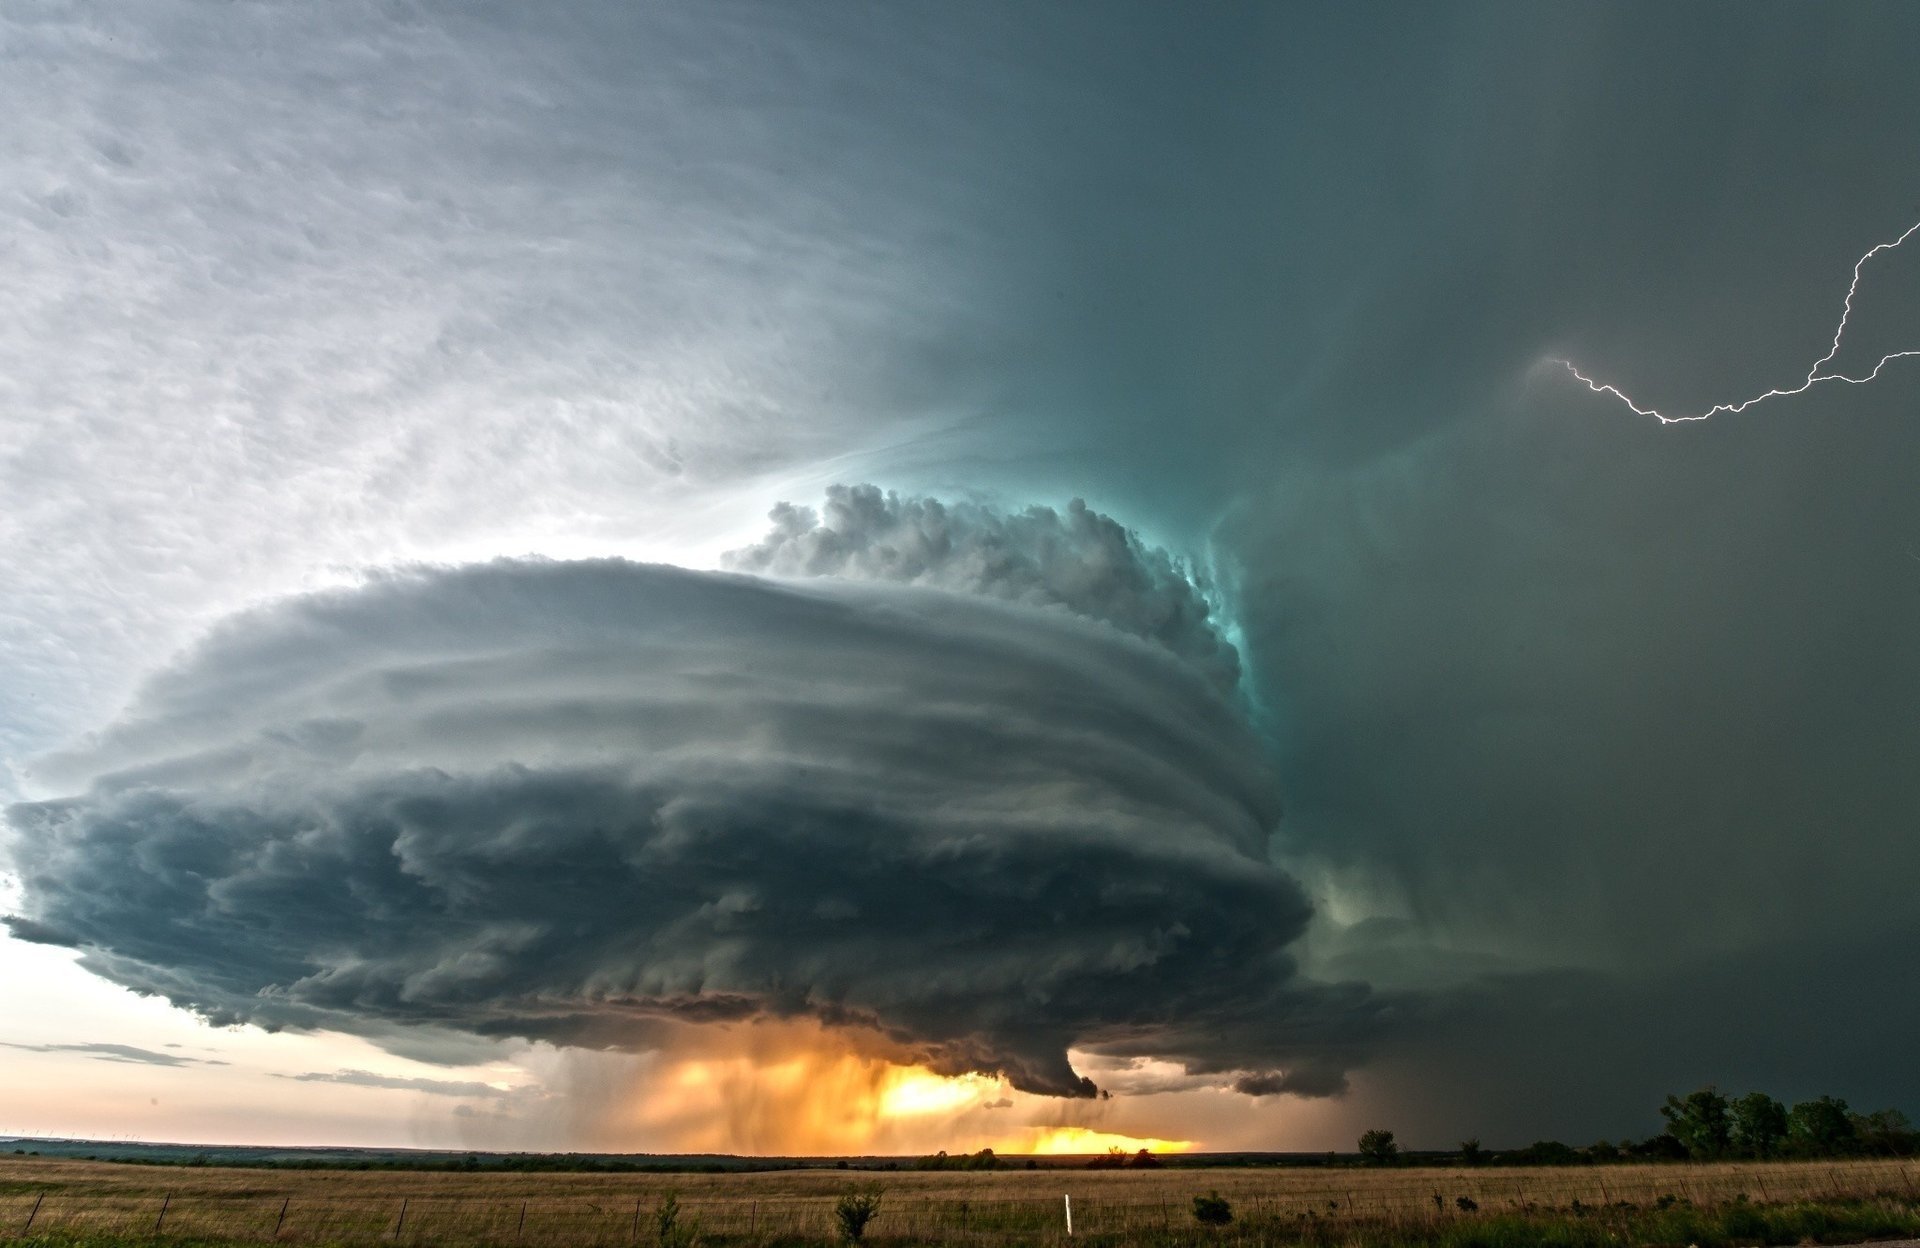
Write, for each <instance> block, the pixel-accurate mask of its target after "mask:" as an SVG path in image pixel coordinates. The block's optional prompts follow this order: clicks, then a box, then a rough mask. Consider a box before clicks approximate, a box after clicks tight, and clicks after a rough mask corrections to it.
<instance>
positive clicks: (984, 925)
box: [9, 493, 1373, 1096]
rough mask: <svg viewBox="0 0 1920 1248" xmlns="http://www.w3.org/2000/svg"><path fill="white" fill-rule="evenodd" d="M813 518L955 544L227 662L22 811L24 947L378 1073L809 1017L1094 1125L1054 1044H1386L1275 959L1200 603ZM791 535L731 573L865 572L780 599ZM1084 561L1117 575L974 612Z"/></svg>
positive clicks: (514, 611)
mask: <svg viewBox="0 0 1920 1248" xmlns="http://www.w3.org/2000/svg"><path fill="white" fill-rule="evenodd" d="M834 502H835V504H836V505H847V506H859V507H865V508H867V509H868V510H869V512H870V513H871V515H872V516H873V518H874V519H875V520H876V521H877V522H878V524H879V527H881V528H883V529H887V530H897V529H899V528H900V527H901V526H902V525H903V524H904V525H910V526H911V527H913V528H914V529H915V530H916V531H918V532H920V533H923V534H925V533H927V532H929V530H930V529H931V528H933V527H935V521H936V520H938V521H940V522H941V523H945V524H947V525H949V526H950V528H951V530H952V532H950V533H949V534H947V535H946V536H945V537H943V538H942V539H941V550H942V552H943V553H941V554H939V555H924V556H915V558H916V559H917V560H918V562H917V565H916V566H917V567H918V568H920V569H921V573H920V574H916V575H914V576H909V577H904V578H899V579H904V580H908V581H914V582H922V583H912V584H901V583H898V579H896V580H893V581H887V580H879V581H875V580H859V579H852V578H849V577H847V576H831V577H826V578H822V579H814V580H808V581H798V582H796V581H784V580H783V581H771V580H766V579H762V578H759V577H754V576H747V575H741V574H735V573H703V572H692V571H687V570H683V569H679V568H673V567H667V566H659V565H644V564H637V563H631V562H625V561H621V560H612V559H607V560H592V561H576V562H536V561H497V562H492V563H486V564H478V565H470V566H465V567H457V568H417V569H412V570H404V571H397V572H392V573H388V574H383V575H381V576H379V577H377V578H375V579H372V580H370V581H369V582H368V583H366V584H364V585H362V586H360V587H357V588H353V589H347V590H340V591H335V592H331V593H326V594H320V595H315V596H308V597H302V598H296V599H292V600H288V601H284V602H281V603H279V604H277V605H273V606H269V607H265V608H262V609H259V610H256V611H254V612H252V613H250V614H246V615H244V616H241V617H239V618H236V619H234V620H231V621H229V622H227V623H226V624H225V625H223V626H222V627H220V628H219V629H218V630H216V631H215V632H214V633H213V634H212V635H211V636H210V637H209V638H208V639H206V640H205V641H204V642H203V644H201V645H200V647H199V648H198V649H197V650H195V651H194V652H192V653H191V654H190V655H189V656H188V657H186V658H185V659H184V660H182V661H180V662H178V663H177V664H175V665H174V666H172V667H171V668H170V669H168V670H166V671H164V672H163V673H161V674H160V675H159V676H157V677H156V678H155V679H153V680H152V681H151V682H150V684H149V685H148V687H147V689H146V691H145V693H144V694H143V695H142V697H141V698H140V699H139V700H138V702H137V703H136V704H135V706H134V707H133V708H132V710H131V711H130V712H129V713H128V714H127V715H126V716H125V717H124V718H122V719H121V720H120V721H119V722H118V723H116V724H115V725H114V726H112V727H111V728H109V729H108V730H106V731H104V732H103V733H101V734H100V735H98V736H97V737H96V738H95V739H93V740H92V741H90V742H88V743H87V744H86V745H85V746H84V747H83V748H81V749H78V750H75V751H72V752H69V753H68V754H66V755H64V756H61V757H58V758H54V759H51V760H48V762H47V763H46V765H45V769H44V779H45V780H46V781H47V782H50V783H57V784H59V785H60V788H59V791H61V792H64V793H66V794H67V796H63V797H59V798H56V799H52V800H44V801H39V802H32V803H23V804H20V805H16V806H15V807H13V808H12V809H11V811H10V820H11V823H12V825H13V827H14V828H15V835H14V837H13V843H12V853H13V857H14V859H15V862H16V863H17V867H18V871H19V873H20V878H21V882H22V891H23V901H22V903H21V905H20V907H19V913H18V914H16V915H15V916H13V917H12V918H11V919H9V923H10V924H11V926H12V929H13V931H14V933H15V934H16V935H17V936H20V937H23V938H26V939H31V940H37V941H42V942H53V943H58V944H63V945H68V946H73V947H76V948H78V949H79V950H81V951H82V953H81V958H82V964H83V965H85V966H86V967H88V968H89V969H91V970H93V971H95V972H96V973H98V974H101V975H103V976H105V977H106V978H108V979H110V980H113V981H114V982H117V983H120V984H124V985H126V986H128V987H130V988H133V989H135V990H137V991H141V992H146V993H156V994H159V995H161V996H164V997H165V998H167V999H168V1000H170V1001H172V1002H174V1003H176V1004H178V1005H180V1006H184V1007H187V1008H189V1009H192V1010H194V1011H197V1012H198V1013H200V1014H202V1015H204V1016H205V1017H207V1018H209V1019H212V1020H214V1021H216V1022H221V1023H242V1022H244V1023H254V1024H259V1025H261V1026H265V1027H269V1028H279V1027H293V1028H329V1029H337V1030H343V1031H349V1032H358V1033H360V1034H364V1035H368V1036H369V1037H371V1038H374V1039H375V1040H376V1042H382V1043H384V1042H385V1040H384V1038H383V1037H385V1036H386V1035H388V1034H389V1033H392V1032H393V1031H395V1029H396V1025H398V1029H399V1030H406V1029H408V1028H409V1027H411V1026H416V1025H428V1026H432V1027H435V1028H440V1029H452V1030H456V1031H465V1032H470V1033H474V1034H478V1035H482V1036H494V1037H521V1038H531V1039H537V1040H545V1041H549V1042H552V1043H555V1044H560V1045H576V1046H589V1047H596V1048H613V1049H628V1050H646V1049H649V1048H652V1047H657V1046H658V1045H660V1044H661V1043H663V1042H664V1038H665V1037H666V1036H668V1035H669V1034H670V1033H671V1032H672V1031H673V1030H674V1029H675V1028H677V1027H680V1026H682V1025H684V1024H687V1023H701V1022H708V1023H712V1022H719V1023H726V1022H744V1021H748V1020H759V1019H771V1018H813V1019H816V1020H819V1021H822V1022H825V1023H827V1024H829V1025H831V1026H835V1027H842V1028H849V1029H856V1030H861V1031H864V1032H867V1033H869V1034H872V1033H878V1034H879V1035H881V1036H883V1037H885V1038H886V1040H887V1041H888V1042H889V1043H890V1044H892V1045H896V1046H899V1047H900V1048H901V1049H903V1050H904V1051H905V1052H907V1053H908V1054H909V1055H911V1056H912V1057H913V1058H914V1059H915V1060H918V1061H921V1062H924V1063H926V1064H928V1065H929V1066H931V1067H932V1068H933V1069H935V1070H937V1071H941V1072H945V1073H959V1072H962V1071H970V1070H981V1071H994V1072H999V1073H1001V1074H1003V1075H1005V1076H1006V1077H1007V1078H1008V1080H1009V1081H1010V1082H1011V1083H1012V1084H1013V1085H1014V1086H1015V1087H1017V1088H1020V1089H1023V1090H1027V1091H1032V1092H1039V1093H1047V1094H1056V1095H1065V1096H1086V1095H1092V1094H1093V1093H1094V1092H1095V1090H1096V1089H1095V1087H1094V1085H1093V1083H1092V1082H1091V1081H1090V1080H1088V1079H1087V1078H1085V1077H1083V1076H1082V1075H1081V1074H1079V1073H1077V1072H1076V1071H1075V1070H1074V1069H1073V1066H1072V1064H1071V1063H1070V1061H1069V1059H1068V1057H1067V1050H1068V1048H1069V1047H1070V1046H1072V1047H1074V1048H1076V1049H1079V1050H1082V1051H1086V1052H1091V1053H1101V1052H1106V1051H1112V1052H1114V1053H1136V1052H1148V1051H1150V1052H1152V1053H1154V1054H1155V1055H1156V1056H1159V1057H1163V1058H1168V1059H1172V1060H1176V1061H1183V1062H1187V1063H1189V1064H1190V1065H1191V1066H1192V1067H1193V1068H1194V1069H1196V1070H1217V1071H1223V1072H1231V1071H1235V1070H1242V1071H1246V1070H1256V1071H1267V1070H1272V1069H1275V1068H1278V1067H1287V1068H1293V1067H1296V1066H1297V1067H1299V1068H1300V1069H1302V1070H1309V1069H1310V1070H1314V1071H1327V1072H1332V1073H1331V1074H1316V1075H1311V1076H1306V1077H1304V1078H1303V1079H1302V1081H1301V1082H1300V1083H1299V1084H1298V1086H1297V1088H1296V1089H1295V1090H1301V1091H1307V1092H1316V1093H1317V1092H1324V1091H1329V1090H1333V1089H1334V1088H1335V1087H1337V1084H1338V1072H1339V1071H1340V1070H1342V1069H1344V1067H1345V1066H1346V1065H1348V1064H1351V1062H1352V1061H1353V1060H1356V1057H1357V1054H1358V1052H1359V1051H1360V1048H1361V1046H1362V1045H1363V1044H1364V1039H1365V1036H1366V1034H1367V1032H1368V1031H1369V1029H1370V1027H1371V1025H1372V1022H1371V1020H1372V1012H1373V1006H1372V1003H1371V1002H1370V1000H1369V999H1368V998H1367V996H1366V994H1365V993H1364V992H1359V993H1356V992H1355V991H1354V990H1353V989H1352V988H1351V987H1347V988H1329V987H1323V986H1320V985H1316V984H1313V983H1311V982H1308V981H1307V980H1305V979H1304V978H1303V977H1302V976H1301V975H1300V974H1299V972H1298V970H1297V968H1296V965H1295V962H1294V960H1293V957H1292V955H1291V953H1290V952H1289V946H1290V945H1291V944H1292V943H1293V942H1294V941H1295V940H1296V939H1297V938H1298V937H1299V936H1300V935H1301V933H1302V932H1303V931H1304V930H1305V928H1306V924H1307V922H1308V919H1309V915H1310V906H1309V903H1308V900H1307V898H1306V897H1305V895H1304V894H1303V892H1302V890H1301V889H1300V887H1299V885H1298V884H1297V883H1296V882H1295V881H1294V880H1293V879H1292V878H1290V877H1289V876H1287V875H1286V874H1284V873H1282V872H1281V871H1279V870H1276V869H1275V868H1274V867H1273V866H1272V865H1270V863H1269V861H1268V840H1269V836H1270V835H1271V833H1272V831H1273V829H1274V827H1275V825H1276V822H1277V820H1278V818H1279V814H1280V810H1279V803H1278V800H1277V797H1276V793H1275V787H1274V784H1273V779H1272V775H1271V773H1270V770H1269V766H1268V762H1267V759H1266V757H1265V754H1264V752H1263V748H1262V746H1261V744H1260V743H1259V741H1258V740H1257V738H1256V737H1255V736H1254V735H1253V734H1252V732H1251V731H1250V730H1249V729H1248V727H1247V726H1246V724H1245V722H1244V720H1243V718H1242V716H1241V714H1240V712H1239V711H1238V710H1237V709H1236V707H1235V705H1234V704H1233V703H1232V701H1231V700H1230V698H1229V697H1228V696H1227V692H1226V690H1224V689H1223V688H1222V684H1221V682H1222V679H1223V677H1224V676H1226V675H1227V674H1229V673H1230V672H1231V666H1230V659H1231V654H1232V651H1231V649H1230V648H1228V647H1226V646H1225V645H1224V643H1220V642H1219V640H1218V638H1217V636H1216V637H1214V638H1213V643H1214V644H1212V645H1208V644H1205V642H1204V640H1203V638H1202V634H1204V633H1207V632H1208V631H1209V627H1210V626H1208V625H1206V623H1205V613H1204V610H1203V609H1202V607H1201V605H1200V600H1199V599H1198V597H1197V596H1196V595H1195V593H1194V591H1193V589H1192V587H1191V585H1190V584H1188V583H1187V582H1185V581H1184V580H1182V581H1180V583H1179V584H1178V585H1175V584H1174V583H1173V578H1174V577H1175V575H1176V570H1175V569H1174V567H1173V565H1172V564H1171V563H1170V562H1167V561H1165V560H1164V559H1163V558H1161V557H1159V556H1158V555H1157V554H1151V553H1150V552H1145V551H1144V548H1142V547H1140V546H1139V544H1138V543H1137V541H1136V540H1134V539H1131V538H1130V537H1127V536H1126V535H1124V531H1123V530H1122V531H1119V532H1120V534H1121V537H1120V538H1116V536H1115V531H1116V530H1117V526H1112V527H1109V525H1110V523H1111V522H1108V521H1106V520H1105V519H1104V518H1103V517H1099V516H1097V515H1096V514H1093V513H1090V512H1086V511H1084V510H1072V511H1069V513H1068V514H1067V515H1066V516H1065V517H1059V516H1055V515H1052V513H1046V514H1042V513H1039V512H1032V513H1027V514H1026V515H1025V516H1023V517H1014V518H1011V519H1008V518H995V519H990V518H988V517H987V516H986V514H985V513H983V512H979V511H970V510H966V509H960V510H957V511H955V512H953V513H944V512H939V511H937V510H936V509H934V508H932V507H930V506H925V505H915V506H914V507H907V506H905V505H903V504H901V503H900V502H899V501H898V500H894V499H883V498H880V497H878V496H877V495H868V494H858V493H856V494H844V495H837V496H835V500H834ZM909 513H910V514H909ZM830 514H832V513H830ZM809 533H813V534H814V542H815V544H816V545H817V546H818V545H824V544H825V543H824V541H823V540H822V539H823V538H824V535H822V534H819V533H818V532H817V530H815V529H814V528H813V527H812V526H810V525H806V524H802V523H799V522H797V521H795V522H791V523H788V524H787V525H786V526H785V527H784V528H783V529H782V530H781V532H779V533H777V534H776V536H775V538H774V539H770V541H769V543H767V544H766V545H764V546H762V547H760V548H758V553H756V554H754V555H752V556H750V557H745V558H743V559H742V562H743V563H749V564H753V565H756V566H764V567H767V568H770V569H776V568H777V569H781V570H799V571H815V572H817V571H820V570H822V569H821V567H820V564H821V563H822V561H825V562H828V563H834V562H838V563H842V564H844V563H847V562H849V561H856V562H857V561H859V560H861V559H864V560H871V559H872V558H874V557H875V555H874V553H873V547H872V545H871V544H869V545H868V546H866V547H865V551H864V553H863V554H861V555H860V556H858V559H855V558H854V557H852V556H846V555H835V556H831V557H830V556H828V555H826V554H824V553H823V554H820V555H819V556H818V557H817V558H815V559H813V560H812V561H811V564H810V565H809V566H806V567H800V568H797V569H795V568H792V565H791V561H792V559H794V558H798V555H797V553H796V552H797V551H798V548H799V546H800V545H801V544H803V543H804V542H805V541H806V539H807V537H808V534H809ZM847 536H848V535H847V534H846V532H845V531H844V529H842V530H840V531H839V537H837V538H836V539H835V540H845V539H846V538H847ZM1089 541H1092V542H1098V543H1108V544H1111V547H1112V549H1113V550H1114V551H1115V552H1117V554H1118V555H1119V557H1120V558H1121V559H1122V560H1133V561H1134V565H1133V566H1132V567H1130V568H1119V567H1109V568H1107V569H1105V570H1104V571H1102V572H1100V573H1099V574H1098V575H1097V576H1095V577H1091V578H1083V579H1082V580H1080V581H1079V582H1077V583H1076V584H1075V585H1074V586H1073V587H1070V588H1069V589H1067V590H1064V591H1047V592H1041V591H1040V590H1039V589H1038V588H1035V589H1034V590H1033V592H1027V591H1021V592H1002V591H1001V590H999V589H996V588H994V586H996V585H998V586H1005V585H1007V584H1010V583H1026V584H1029V585H1031V586H1035V587H1038V586H1041V585H1048V584H1057V583H1058V575H1057V570H1056V565H1055V564H1053V563H1050V562H1049V559H1051V554H1046V553H1044V552H1059V551H1061V550H1063V549H1071V548H1074V547H1076V546H1077V545H1084V544H1085V543H1087V542H1089ZM989 546H992V547H995V548H996V549H998V550H999V552H1000V554H999V555H998V556H996V561H995V562H994V566H995V567H996V568H997V569H998V570H997V571H982V570H980V569H982V568H984V567H985V566H986V563H985V562H983V560H982V558H981V552H983V551H984V550H985V549H987V548H988V547H989ZM1036 551H1037V552H1043V555H1042V556H1040V557H1037V558H1036V557H1035V556H1034V552H1036ZM1143 553H1150V557H1147V558H1144V559H1142V558H1141V556H1142V554H1143ZM962 562H965V563H967V564H968V565H969V566H971V567H972V568H973V569H974V570H973V571H970V572H964V573H963V572H961V571H959V570H958V568H959V565H960V564H961V563H962ZM1074 566H1076V567H1081V566H1082V565H1081V564H1080V563H1079V562H1077V561H1074ZM942 567H944V569H945V570H944V571H943V570H940V569H941V568H942ZM969 580H971V581H973V582H980V583H974V584H966V585H965V587H966V588H969V589H983V590H984V592H971V593H960V592H953V588H952V587H953V586H956V585H960V584H962V583H963V582H968V581H969ZM929 586H934V587H929ZM1123 593H1133V594H1135V595H1136V599H1135V602H1134V604H1132V605H1131V606H1130V605H1128V604H1127V603H1124V602H1123V601H1122V597H1123ZM1148 601H1152V602H1157V603H1159V604H1161V605H1160V606H1158V607H1155V608H1154V610H1153V611H1152V612H1150V613H1147V614H1142V613H1141V612H1140V611H1139V610H1136V609H1135V607H1137V606H1139V604H1140V603H1144V602H1148ZM1049 603H1051V604H1052V605H1053V606H1059V605H1065V606H1066V607H1067V608H1068V609H1066V610H1056V609H1051V607H1050V606H1049V605H1048V604H1049ZM1089 604H1092V605H1089ZM1104 620H1114V621H1116V622H1119V623H1121V625H1122V627H1114V626H1113V625H1112V624H1109V623H1106V622H1103V621H1104ZM1196 658H1197V659H1198V660H1199V661H1198V662H1195V661H1194V660H1195V659H1196ZM1220 1082H1222V1083H1226V1082H1230V1078H1229V1077H1228V1076H1226V1075H1223V1076H1222V1078H1221V1080H1220ZM383 1086H384V1085H383Z"/></svg>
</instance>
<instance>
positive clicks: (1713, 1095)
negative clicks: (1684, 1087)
mask: <svg viewBox="0 0 1920 1248" xmlns="http://www.w3.org/2000/svg"><path fill="white" fill-rule="evenodd" d="M1660 1116H1661V1117H1663V1118H1665V1119H1666V1120H1667V1130H1668V1131H1670V1132H1672V1134H1673V1138H1674V1139H1676V1140H1679V1141H1680V1145H1681V1147H1683V1148H1685V1149H1686V1150H1687V1156H1689V1157H1692V1158H1694V1159H1695V1160H1699V1159H1702V1158H1708V1157H1722V1156H1725V1155H1726V1152H1727V1147H1728V1145H1729V1144H1730V1143H1731V1141H1732V1135H1733V1120H1732V1117H1731V1116H1730V1115H1729V1113H1728V1108H1727V1098H1726V1097H1724V1096H1721V1095H1720V1093H1719V1092H1717V1091H1716V1090H1714V1088H1713V1087H1712V1086H1711V1085H1709V1086H1707V1087H1704V1088H1701V1089H1699V1090H1698V1091H1696V1092H1689V1093H1687V1095H1686V1098H1685V1099H1684V1100H1683V1099H1681V1098H1680V1097H1677V1096H1673V1095H1669V1096H1668V1097H1667V1103H1666V1104H1665V1105H1662V1106H1661V1107H1660Z"/></svg>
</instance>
